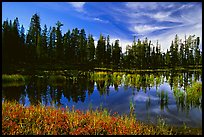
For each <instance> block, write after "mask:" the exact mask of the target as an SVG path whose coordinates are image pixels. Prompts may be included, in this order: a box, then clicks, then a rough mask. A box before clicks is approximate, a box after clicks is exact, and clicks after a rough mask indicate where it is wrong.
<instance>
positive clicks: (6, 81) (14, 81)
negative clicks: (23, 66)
mask: <svg viewBox="0 0 204 137" xmlns="http://www.w3.org/2000/svg"><path fill="white" fill-rule="evenodd" d="M28 79H29V76H25V75H20V74H13V75H7V74H3V75H2V86H3V87H8V86H22V85H25V83H26V81H27V80H28Z"/></svg>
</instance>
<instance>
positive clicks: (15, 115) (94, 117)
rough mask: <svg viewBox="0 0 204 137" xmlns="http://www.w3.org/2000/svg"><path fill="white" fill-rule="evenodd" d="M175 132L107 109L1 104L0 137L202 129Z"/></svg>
mask: <svg viewBox="0 0 204 137" xmlns="http://www.w3.org/2000/svg"><path fill="white" fill-rule="evenodd" d="M183 130H184V129H179V130H178V129H177V128H172V127H170V126H167V125H166V124H162V122H161V124H160V125H159V124H158V126H155V125H147V124H144V123H142V122H140V121H136V119H135V118H133V117H130V116H128V115H119V114H117V113H116V112H115V113H113V114H110V113H109V111H108V110H107V109H96V110H91V111H90V110H87V111H84V112H83V111H80V110H77V109H74V108H69V107H66V108H58V109H55V108H54V107H45V106H43V105H36V106H33V105H31V106H29V107H24V106H23V105H21V104H19V103H17V102H8V101H4V102H2V134H3V135H31V134H32V135H120V134H121V135H157V134H168V135H174V134H202V129H198V130H197V129H192V128H185V131H183Z"/></svg>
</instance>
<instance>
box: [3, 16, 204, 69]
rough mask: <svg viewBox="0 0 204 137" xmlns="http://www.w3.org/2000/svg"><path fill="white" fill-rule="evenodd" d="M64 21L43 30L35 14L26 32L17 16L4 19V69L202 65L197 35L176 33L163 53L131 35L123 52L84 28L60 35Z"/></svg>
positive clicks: (107, 39) (117, 42) (114, 44)
mask: <svg viewBox="0 0 204 137" xmlns="http://www.w3.org/2000/svg"><path fill="white" fill-rule="evenodd" d="M62 26H63V24H62V23H61V22H60V21H57V23H56V26H54V27H49V28H48V27H47V26H46V24H45V25H44V27H43V29H42V28H41V24H40V16H39V15H38V14H34V15H33V16H32V18H31V21H30V26H29V29H28V32H27V33H25V29H24V27H23V25H21V26H20V24H19V20H18V18H16V19H14V21H13V22H12V21H11V20H10V21H8V19H7V20H6V21H4V22H3V25H2V50H3V52H2V54H3V55H2V56H3V60H2V65H3V71H4V70H7V69H8V68H10V67H14V66H15V67H16V66H18V67H19V68H27V67H29V66H30V67H32V68H35V67H44V68H49V69H53V68H58V67H59V68H63V67H64V68H72V69H76V68H77V69H92V68H95V67H100V68H113V69H118V68H120V69H121V68H130V69H132V68H134V69H147V68H148V69H149V68H151V69H152V68H167V67H176V66H182V67H187V66H189V65H200V64H202V53H201V51H200V49H199V44H200V39H199V37H197V38H195V36H191V35H190V36H189V37H188V38H187V39H186V37H185V40H184V41H183V42H182V40H180V39H179V37H178V36H177V35H176V37H175V39H174V41H172V43H171V44H170V45H171V46H170V49H169V50H168V49H167V51H166V53H162V52H161V50H160V49H161V46H160V45H159V43H158V42H157V43H156V45H153V44H152V43H151V41H150V40H148V39H147V38H146V39H145V40H144V41H141V40H140V39H138V40H137V41H136V37H134V41H133V44H132V45H131V46H130V45H127V46H126V52H125V53H122V48H121V47H120V46H119V40H115V42H114V43H110V37H109V35H108V36H107V37H105V36H103V35H102V34H101V35H100V38H99V39H98V42H97V45H95V44H94V38H93V35H91V34H89V35H88V37H87V35H86V33H85V30H84V29H81V30H79V29H78V28H75V29H72V31H70V30H68V31H67V32H66V33H65V34H62V31H61V27H62Z"/></svg>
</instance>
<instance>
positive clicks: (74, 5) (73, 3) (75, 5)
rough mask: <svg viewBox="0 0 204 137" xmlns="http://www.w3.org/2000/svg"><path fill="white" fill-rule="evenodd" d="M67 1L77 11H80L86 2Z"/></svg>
mask: <svg viewBox="0 0 204 137" xmlns="http://www.w3.org/2000/svg"><path fill="white" fill-rule="evenodd" d="M68 3H69V4H71V5H72V6H73V7H74V8H75V9H76V10H77V11H79V12H82V11H83V7H84V4H85V3H86V2H68Z"/></svg>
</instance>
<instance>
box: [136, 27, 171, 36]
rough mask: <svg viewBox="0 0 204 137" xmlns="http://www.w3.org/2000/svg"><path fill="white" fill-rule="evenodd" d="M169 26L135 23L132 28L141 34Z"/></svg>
mask: <svg viewBox="0 0 204 137" xmlns="http://www.w3.org/2000/svg"><path fill="white" fill-rule="evenodd" d="M166 28H169V27H162V26H150V25H136V26H134V30H135V31H136V32H137V33H141V34H142V35H144V34H147V33H150V32H153V31H155V30H161V29H166Z"/></svg>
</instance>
